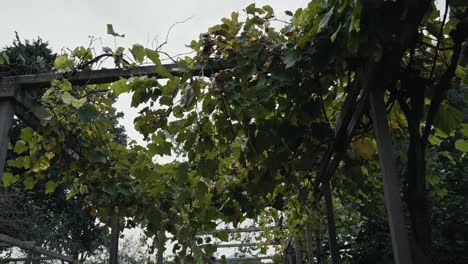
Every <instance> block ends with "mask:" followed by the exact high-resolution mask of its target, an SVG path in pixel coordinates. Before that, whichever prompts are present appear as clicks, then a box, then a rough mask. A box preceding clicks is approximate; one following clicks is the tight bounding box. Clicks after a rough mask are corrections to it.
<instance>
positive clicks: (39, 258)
mask: <svg viewBox="0 0 468 264" xmlns="http://www.w3.org/2000/svg"><path fill="white" fill-rule="evenodd" d="M54 259H55V258H52V257H31V258H30V257H29V256H28V257H27V258H5V259H0V263H11V262H25V263H28V261H34V260H36V261H47V260H54Z"/></svg>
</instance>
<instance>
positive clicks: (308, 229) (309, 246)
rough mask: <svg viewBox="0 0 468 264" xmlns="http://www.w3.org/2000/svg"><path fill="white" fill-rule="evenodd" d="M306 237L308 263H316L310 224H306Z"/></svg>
mask: <svg viewBox="0 0 468 264" xmlns="http://www.w3.org/2000/svg"><path fill="white" fill-rule="evenodd" d="M305 237H306V242H307V263H309V264H313V263H314V245H313V242H312V228H311V227H310V224H306V227H305Z"/></svg>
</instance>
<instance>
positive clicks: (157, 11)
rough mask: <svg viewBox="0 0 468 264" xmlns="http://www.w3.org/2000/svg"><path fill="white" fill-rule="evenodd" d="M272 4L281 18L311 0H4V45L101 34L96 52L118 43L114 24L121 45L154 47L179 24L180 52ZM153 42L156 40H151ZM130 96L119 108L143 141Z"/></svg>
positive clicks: (174, 50) (76, 41)
mask: <svg viewBox="0 0 468 264" xmlns="http://www.w3.org/2000/svg"><path fill="white" fill-rule="evenodd" d="M252 2H256V3H257V5H259V6H262V5H265V4H268V5H271V6H272V7H273V8H274V9H275V11H276V13H277V14H278V16H279V17H280V18H282V17H285V15H284V10H291V11H294V10H296V9H297V8H299V7H304V6H306V5H307V3H308V2H309V1H308V0H271V1H265V0H262V1H253V0H199V1H196V0H170V1H161V0H40V1H39V0H0V6H1V7H2V8H1V10H2V14H1V15H0V25H1V26H0V36H1V39H0V47H4V46H5V45H8V44H11V42H12V40H13V38H14V32H15V31H17V32H18V33H19V34H20V37H21V38H26V39H32V38H36V37H38V36H40V37H41V38H43V39H44V40H47V41H49V43H50V45H51V47H52V48H53V50H54V51H55V52H58V53H59V52H60V51H61V49H63V48H75V47H77V46H80V45H83V46H88V44H89V41H90V36H93V37H94V38H101V41H98V42H95V45H94V46H95V48H96V50H97V52H98V53H99V52H101V51H100V49H101V48H102V46H108V47H111V48H113V47H114V38H113V37H112V36H109V35H107V34H106V24H113V26H114V29H115V31H116V32H118V33H120V34H125V38H118V39H117V45H118V46H123V47H131V46H132V45H133V44H134V43H140V44H142V45H145V46H148V47H151V46H152V43H153V40H154V39H155V38H156V39H157V40H159V43H161V42H162V41H164V39H165V37H166V33H167V31H168V29H169V28H170V27H171V26H172V25H173V24H174V23H176V22H178V21H183V20H186V19H187V18H189V17H191V19H190V20H189V21H188V22H186V23H184V24H178V25H177V26H176V27H175V28H174V29H173V30H172V31H171V34H170V37H169V41H168V44H167V45H166V46H165V47H164V51H166V52H168V53H169V54H172V55H174V54H178V53H181V52H185V51H187V49H186V48H185V45H186V44H188V43H190V41H191V40H193V39H196V38H198V36H199V34H200V33H202V32H206V30H207V29H208V28H209V27H210V26H213V25H215V24H217V23H219V22H220V20H221V18H223V17H226V16H229V15H230V14H231V12H232V11H241V10H242V9H243V8H245V7H246V6H247V5H248V4H250V3H252ZM153 44H154V43H153ZM129 105H130V95H123V96H121V98H119V101H118V102H117V108H118V109H119V110H120V111H123V112H124V113H125V115H126V116H125V118H124V119H123V120H122V124H124V125H125V127H126V128H127V132H128V134H129V136H130V137H131V138H133V139H136V140H138V141H139V142H141V139H142V137H141V136H140V135H139V134H138V133H137V132H136V131H135V130H134V128H133V119H134V118H135V116H136V114H137V111H136V110H135V109H131V108H130V107H129Z"/></svg>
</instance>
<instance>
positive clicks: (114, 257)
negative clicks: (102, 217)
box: [109, 206, 120, 264]
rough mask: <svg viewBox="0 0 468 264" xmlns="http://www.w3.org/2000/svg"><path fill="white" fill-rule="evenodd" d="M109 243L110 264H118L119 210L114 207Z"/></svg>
mask: <svg viewBox="0 0 468 264" xmlns="http://www.w3.org/2000/svg"><path fill="white" fill-rule="evenodd" d="M111 229H112V230H111V243H110V250H109V253H110V256H109V263H110V264H118V262H119V234H120V226H119V208H118V207H117V206H116V207H115V208H114V216H113V217H112V226H111Z"/></svg>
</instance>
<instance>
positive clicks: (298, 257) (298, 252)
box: [293, 237, 302, 264]
mask: <svg viewBox="0 0 468 264" xmlns="http://www.w3.org/2000/svg"><path fill="white" fill-rule="evenodd" d="M293 240H294V248H295V249H296V264H301V260H302V258H301V244H300V243H299V238H298V237H295V238H294V239H293Z"/></svg>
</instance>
